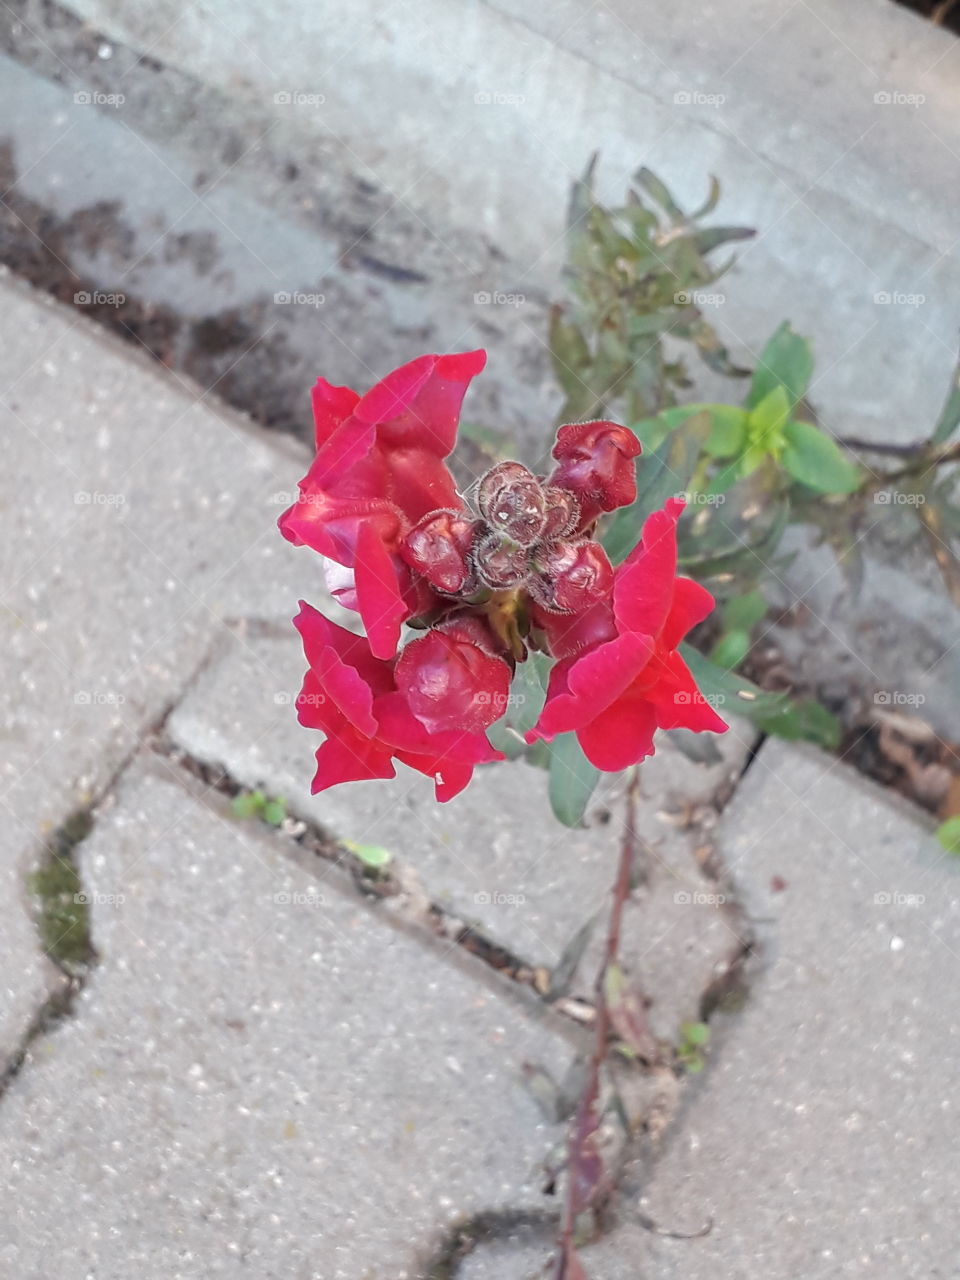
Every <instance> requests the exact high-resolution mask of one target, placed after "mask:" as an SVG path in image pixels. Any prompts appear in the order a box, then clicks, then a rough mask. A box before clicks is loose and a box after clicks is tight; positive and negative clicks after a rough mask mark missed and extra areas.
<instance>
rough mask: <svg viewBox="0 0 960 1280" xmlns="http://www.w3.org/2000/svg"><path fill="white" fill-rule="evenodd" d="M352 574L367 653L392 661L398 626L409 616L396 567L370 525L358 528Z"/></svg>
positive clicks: (395, 650)
mask: <svg viewBox="0 0 960 1280" xmlns="http://www.w3.org/2000/svg"><path fill="white" fill-rule="evenodd" d="M354 574H355V577H356V583H357V605H358V607H359V611H360V617H361V618H362V619H363V625H364V627H365V628H366V632H367V639H368V640H369V642H370V650H371V652H372V653H373V654H374V656H375V657H377V658H392V657H393V656H394V654H395V653H396V652H397V645H398V644H399V642H400V626H401V624H402V623H403V622H404V620H405V619H406V618H408V617H409V616H410V613H409V610H408V608H407V606H406V604H405V603H404V599H403V593H402V591H401V587H400V581H399V576H398V572H397V565H396V564H395V563H394V559H393V557H392V556H391V554H390V552H389V551H388V549H387V547H386V546H385V545H384V543H383V541H382V539H381V538H380V535H379V534H378V533H377V530H376V529H375V528H374V527H373V525H372V524H369V523H365V524H362V525H361V526H360V531H359V534H358V536H357V548H356V564H355V565H354Z"/></svg>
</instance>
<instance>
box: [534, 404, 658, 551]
mask: <svg viewBox="0 0 960 1280" xmlns="http://www.w3.org/2000/svg"><path fill="white" fill-rule="evenodd" d="M639 453H640V442H639V440H638V439H637V437H636V436H635V435H634V434H633V432H632V431H629V430H628V429H627V428H626V427H621V426H618V425H617V424H616V423H615V422H602V421H601V422H575V423H571V424H569V425H567V426H564V427H561V428H560V430H559V431H558V432H557V442H556V444H555V445H554V447H553V456H554V457H555V458H556V459H557V462H558V464H559V465H558V466H557V468H556V470H555V471H554V473H553V475H552V476H551V477H550V480H549V483H550V484H551V485H556V486H558V487H559V488H561V489H569V490H571V492H573V493H574V494H576V496H577V498H578V499H579V501H580V519H579V523H578V525H577V528H578V529H587V528H589V526H590V525H592V524H593V522H594V521H595V520H596V518H597V516H598V515H600V513H601V512H602V511H614V510H615V509H616V508H617V507H625V506H627V505H628V504H629V503H631V502H633V501H634V499H635V498H636V496H637V478H636V468H635V465H634V461H633V460H634V458H636V457H637V456H638V454H639Z"/></svg>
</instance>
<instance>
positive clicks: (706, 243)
mask: <svg viewBox="0 0 960 1280" xmlns="http://www.w3.org/2000/svg"><path fill="white" fill-rule="evenodd" d="M756 234H757V233H756V231H755V230H754V229H753V227H704V228H703V230H702V231H696V232H694V235H693V243H694V244H695V245H696V247H697V252H698V253H704V254H706V253H709V252H710V250H711V249H718V248H719V247H720V245H722V244H729V243H730V241H731V240H749V239H750V238H751V237H752V236H755V235H756Z"/></svg>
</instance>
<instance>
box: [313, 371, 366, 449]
mask: <svg viewBox="0 0 960 1280" xmlns="http://www.w3.org/2000/svg"><path fill="white" fill-rule="evenodd" d="M311 399H312V401H313V422H314V436H315V439H316V443H317V448H318V449H319V448H320V447H321V446H322V445H325V444H326V443H327V441H328V440H329V439H330V437H331V436H332V435H333V433H334V431H336V429H337V428H338V427H339V426H340V424H341V423H342V422H344V421H345V420H346V419H347V418H349V417H350V414H351V413H353V410H354V408H355V406H356V404H357V401H358V400H359V399H360V397H359V396H358V395H357V393H356V391H351V390H350V388H349V387H335V386H334V385H333V383H332V382H328V381H327V380H326V378H318V379H317V381H316V383H315V385H314V387H313V390H312V392H311Z"/></svg>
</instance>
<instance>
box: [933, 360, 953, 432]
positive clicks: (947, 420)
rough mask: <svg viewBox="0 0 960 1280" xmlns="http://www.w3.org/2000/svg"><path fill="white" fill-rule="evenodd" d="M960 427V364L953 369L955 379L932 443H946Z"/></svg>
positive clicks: (941, 412) (935, 428)
mask: <svg viewBox="0 0 960 1280" xmlns="http://www.w3.org/2000/svg"><path fill="white" fill-rule="evenodd" d="M957 427H960V364H958V365H957V367H956V368H955V369H954V371H953V380H952V382H951V383H950V391H949V394H948V395H947V400H946V403H945V404H944V406H943V408H942V409H941V410H940V417H939V418H938V419H937V425H936V427H934V431H933V435H932V436H931V438H930V443H931V444H945V443H946V441H947V440H949V439H950V437H951V436H952V435H953V433H954V431H956V429H957Z"/></svg>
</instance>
